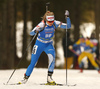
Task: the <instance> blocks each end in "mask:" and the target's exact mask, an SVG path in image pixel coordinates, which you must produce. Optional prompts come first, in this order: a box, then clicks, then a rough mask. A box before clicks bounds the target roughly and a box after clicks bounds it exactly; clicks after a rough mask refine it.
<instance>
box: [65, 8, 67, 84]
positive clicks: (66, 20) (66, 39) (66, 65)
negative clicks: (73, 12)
mask: <svg viewBox="0 0 100 89" xmlns="http://www.w3.org/2000/svg"><path fill="white" fill-rule="evenodd" d="M66 11H67V10H65V12H66ZM65 20H66V24H67V19H66V15H65ZM66 85H67V25H66Z"/></svg>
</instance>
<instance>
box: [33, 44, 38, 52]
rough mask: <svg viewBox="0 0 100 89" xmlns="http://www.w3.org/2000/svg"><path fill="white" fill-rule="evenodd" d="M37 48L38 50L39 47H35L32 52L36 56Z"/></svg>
mask: <svg viewBox="0 0 100 89" xmlns="http://www.w3.org/2000/svg"><path fill="white" fill-rule="evenodd" d="M37 48H38V46H37V45H34V47H33V50H32V54H36V51H37Z"/></svg>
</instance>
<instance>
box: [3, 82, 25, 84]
mask: <svg viewBox="0 0 100 89" xmlns="http://www.w3.org/2000/svg"><path fill="white" fill-rule="evenodd" d="M3 84H4V85H21V84H23V83H21V82H18V83H10V84H5V83H3Z"/></svg>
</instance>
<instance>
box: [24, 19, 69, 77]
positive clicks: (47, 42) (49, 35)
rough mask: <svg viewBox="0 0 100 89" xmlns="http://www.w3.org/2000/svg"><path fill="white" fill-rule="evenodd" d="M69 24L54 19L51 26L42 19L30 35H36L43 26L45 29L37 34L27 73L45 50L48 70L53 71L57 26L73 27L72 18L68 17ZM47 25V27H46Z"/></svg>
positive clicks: (28, 74)
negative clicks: (54, 41) (54, 40)
mask: <svg viewBox="0 0 100 89" xmlns="http://www.w3.org/2000/svg"><path fill="white" fill-rule="evenodd" d="M66 20H67V24H66V23H61V22H60V21H56V20H55V21H54V25H52V26H49V25H48V24H47V23H45V22H44V20H42V21H41V22H40V23H39V24H38V25H37V26H36V27H35V28H34V29H33V30H32V31H31V32H30V35H32V36H33V35H35V32H36V31H41V30H42V29H43V28H44V30H43V31H41V32H39V34H38V36H37V40H36V43H35V45H34V47H33V50H32V55H31V63H30V65H29V66H28V68H27V70H26V73H25V74H26V75H27V76H30V75H31V73H32V71H33V68H34V67H35V65H36V63H37V61H38V59H39V57H40V55H41V53H42V52H43V51H44V52H45V53H46V54H47V55H48V59H49V66H48V71H49V72H53V70H54V67H55V49H54V47H53V36H54V33H55V27H56V28H57V27H58V26H59V27H61V28H63V29H66V26H67V29H70V28H71V22H70V18H69V17H67V18H66ZM44 26H45V27H44Z"/></svg>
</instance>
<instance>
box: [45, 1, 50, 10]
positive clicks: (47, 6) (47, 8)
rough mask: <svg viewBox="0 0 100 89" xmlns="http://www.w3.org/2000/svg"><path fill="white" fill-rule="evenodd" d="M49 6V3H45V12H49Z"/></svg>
mask: <svg viewBox="0 0 100 89" xmlns="http://www.w3.org/2000/svg"><path fill="white" fill-rule="evenodd" d="M49 5H50V2H47V3H46V11H48V10H49Z"/></svg>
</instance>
